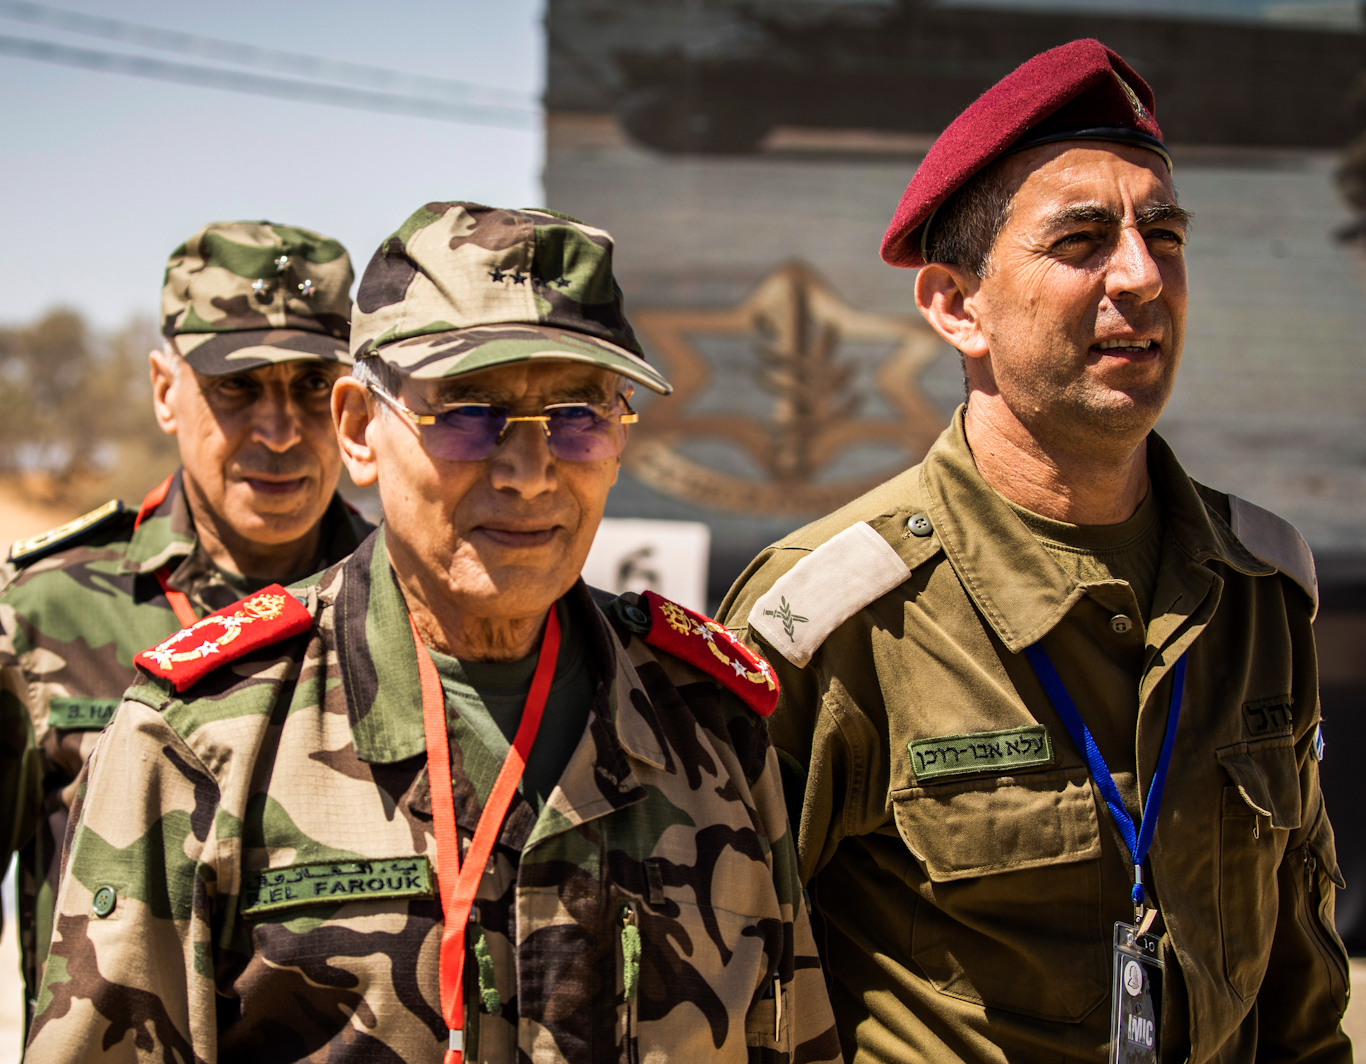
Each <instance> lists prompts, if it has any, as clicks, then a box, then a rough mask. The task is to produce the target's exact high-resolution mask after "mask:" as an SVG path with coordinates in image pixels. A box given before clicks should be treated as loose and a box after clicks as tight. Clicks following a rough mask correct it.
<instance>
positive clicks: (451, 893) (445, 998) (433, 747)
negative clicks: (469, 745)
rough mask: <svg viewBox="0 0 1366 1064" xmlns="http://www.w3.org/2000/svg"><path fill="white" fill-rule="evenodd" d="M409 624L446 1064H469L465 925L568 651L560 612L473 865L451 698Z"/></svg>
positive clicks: (550, 626)
mask: <svg viewBox="0 0 1366 1064" xmlns="http://www.w3.org/2000/svg"><path fill="white" fill-rule="evenodd" d="M408 624H409V625H410V626H411V627H412V629H413V644H414V645H415V646H416V647H417V649H418V654H417V674H418V677H419V679H420V680H421V681H422V724H423V729H424V730H425V732H426V736H427V785H428V787H429V789H430V790H431V795H432V820H433V821H434V825H435V828H436V885H437V891H438V893H439V894H440V897H441V913H442V916H443V917H444V918H445V926H444V927H443V928H442V929H441V960H440V966H441V1015H442V1017H443V1018H444V1019H445V1021H446V1027H447V1029H448V1030H449V1031H450V1042H449V1048H448V1049H447V1050H446V1060H445V1064H461V1060H462V1056H463V1054H464V1049H465V986H464V984H465V925H466V924H467V923H468V922H469V918H470V908H471V906H473V905H474V896H475V894H476V893H478V891H479V880H480V878H481V877H482V876H483V875H484V871H485V869H486V868H487V867H488V862H489V855H490V854H492V853H493V842H494V839H496V838H497V836H498V832H499V830H500V829H501V828H502V826H503V817H505V816H506V815H507V811H508V806H509V805H511V804H512V796H513V794H514V793H516V791H517V784H518V783H519V782H520V781H521V778H522V772H523V771H524V770H525V769H526V759H527V756H528V755H529V754H530V753H531V745H532V743H534V742H535V741H536V732H537V731H538V730H539V729H540V726H541V714H542V713H544V712H545V702H546V698H547V697H548V696H549V695H550V682H551V680H553V679H554V678H555V659H556V658H557V657H558V656H559V652H560V620H559V617H557V616H556V612H555V607H554V606H551V607H550V615H549V616H548V617H547V618H546V622H545V636H544V638H543V639H542V640H541V653H540V656H539V657H538V658H537V659H536V672H535V673H534V674H533V675H532V677H531V690H530V691H529V692H528V693H527V696H526V707H525V708H524V709H523V710H522V720H521V723H520V724H518V725H517V735H516V737H515V738H514V739H513V740H512V748H511V749H509V750H508V756H507V758H506V759H505V760H504V761H503V767H502V768H501V769H499V770H498V778H497V779H496V780H494V783H493V790H491V791H489V796H488V801H486V802H485V803H484V811H483V812H482V813H480V814H479V824H478V826H476V827H475V829H474V839H473V841H472V842H471V843H470V849H469V853H467V854H466V855H465V860H464V861H463V862H462V861H461V860H460V844H459V842H458V841H457V840H456V835H455V794H454V790H453V787H452V781H451V750H450V739H449V737H448V735H447V732H446V695H445V693H444V692H443V691H442V690H441V680H440V679H439V678H438V677H437V675H436V666H435V665H434V664H432V659H431V655H430V654H428V653H427V652H426V650H427V648H426V645H425V644H424V643H423V642H422V636H421V635H419V634H418V631H417V624H416V623H415V622H414V621H413V617H412V614H409V615H408Z"/></svg>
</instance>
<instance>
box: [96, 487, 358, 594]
mask: <svg viewBox="0 0 1366 1064" xmlns="http://www.w3.org/2000/svg"><path fill="white" fill-rule="evenodd" d="M321 525H322V538H321V541H320V545H321V548H322V549H321V560H322V564H323V565H324V566H326V565H332V564H334V563H336V562H338V561H340V560H341V559H342V558H345V557H346V556H347V555H348V554H350V553H351V552H352V551H354V550H355V549H356V548H357V547H358V546H360V542H361V540H362V539H363V538H364V533H365V531H366V530H368V527H369V526H368V525H366V524H365V523H364V520H363V519H362V518H360V517H358V516H357V515H355V514H354V512H353V511H352V510H351V509H350V508H349V507H348V506H347V505H346V502H345V501H344V500H343V499H342V497H341V495H340V494H339V493H337V492H333V493H332V501H331V502H329V503H328V505H327V509H326V510H324V511H323V516H322V519H321ZM187 559H189V561H188V563H187V561H186V560H187ZM163 565H169V566H171V568H173V569H175V573H174V574H173V575H172V577H171V585H172V586H173V587H177V588H180V589H181V590H184V589H185V586H184V585H188V584H197V583H202V582H203V580H202V575H203V573H206V572H212V571H213V570H214V565H213V562H212V560H211V559H209V558H208V556H207V554H205V553H204V552H202V551H200V550H199V536H198V534H197V533H196V532H195V527H194V518H193V517H192V516H191V515H190V503H189V500H188V498H187V497H186V494H185V472H184V470H183V469H177V470H176V471H175V473H174V474H173V475H172V476H171V480H170V484H169V485H168V486H167V489H166V494H165V496H164V497H163V498H162V499H161V501H160V502H159V503H157V504H156V505H155V506H154V507H152V509H151V510H149V511H148V512H147V513H146V514H143V516H142V519H141V520H140V521H139V522H138V525H137V528H135V529H134V530H133V535H132V538H131V539H130V540H129V542H128V550H127V552H126V553H125V554H124V557H123V562H122V563H121V565H120V567H119V571H120V572H123V573H153V572H156V570H158V569H160V568H161V567H162V566H163ZM187 565H188V566H189V567H188V568H187V567H186V566H187ZM177 566H179V568H177Z"/></svg>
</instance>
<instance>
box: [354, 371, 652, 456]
mask: <svg viewBox="0 0 1366 1064" xmlns="http://www.w3.org/2000/svg"><path fill="white" fill-rule="evenodd" d="M368 387H369V389H370V390H371V391H372V392H374V393H375V394H376V395H377V396H379V398H380V399H382V400H383V401H384V402H386V403H388V404H389V405H390V406H391V407H393V408H394V409H395V410H397V411H398V412H399V413H400V414H402V415H403V416H404V417H406V418H407V419H408V420H409V421H411V422H412V423H413V424H414V425H416V426H417V427H418V431H419V432H420V433H421V436H422V446H423V447H424V448H425V449H426V451H427V453H428V454H430V455H431V456H432V457H433V458H444V459H447V460H448V461H452V462H481V461H483V460H484V459H485V458H487V457H488V456H489V455H491V454H493V452H494V451H496V450H497V449H498V446H499V444H501V443H502V442H503V440H504V438H505V437H506V436H507V434H508V430H509V429H511V428H512V426H513V425H514V424H515V423H516V422H518V421H534V422H536V423H537V424H539V425H540V427H541V430H542V431H543V432H544V433H545V437H546V446H547V447H548V448H549V449H550V453H551V454H553V455H554V456H555V457H556V458H558V459H560V460H562V461H565V462H594V461H598V460H600V459H603V458H615V457H616V456H617V455H619V454H621V452H622V449H623V448H624V447H625V446H626V429H625V427H624V426H626V425H633V424H635V423H636V422H637V421H639V420H640V415H639V414H637V413H636V412H635V411H634V410H632V409H631V404H630V403H629V402H627V401H626V396H624V395H618V396H617V402H616V403H615V404H613V405H611V406H608V405H606V404H603V403H554V404H552V405H550V406H547V407H545V408H544V409H542V411H541V412H540V413H539V414H529V415H525V416H514V415H513V413H512V410H511V408H510V407H506V406H497V405H495V404H493V403H459V404H457V405H455V406H451V407H448V408H446V409H445V410H442V411H441V412H440V413H437V414H419V413H417V411H415V410H410V409H409V408H408V407H407V406H406V405H405V404H404V402H403V401H402V400H401V399H398V398H396V397H395V396H392V395H390V394H389V393H388V392H387V391H385V390H384V389H383V388H381V387H379V386H378V385H376V384H370V385H368Z"/></svg>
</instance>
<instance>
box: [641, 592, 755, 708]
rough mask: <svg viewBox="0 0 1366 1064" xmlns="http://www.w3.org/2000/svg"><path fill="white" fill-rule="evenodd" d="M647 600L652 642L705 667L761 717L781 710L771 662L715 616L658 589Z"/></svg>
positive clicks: (692, 663)
mask: <svg viewBox="0 0 1366 1064" xmlns="http://www.w3.org/2000/svg"><path fill="white" fill-rule="evenodd" d="M644 597H645V601H646V602H648V603H649V605H650V631H649V632H648V633H647V634H646V635H645V636H644V637H643V638H644V640H645V642H646V643H648V644H649V645H650V646H653V647H658V648H659V649H660V650H663V651H666V652H667V653H670V654H672V655H673V656H674V657H676V658H682V659H683V660H684V661H686V662H687V663H688V664H689V665H692V666H694V667H695V668H698V669H701V670H702V671H703V672H705V673H706V674H707V675H708V676H710V677H711V678H712V679H714V680H716V681H717V682H719V683H720V684H721V685H722V686H723V687H725V688H727V689H728V690H730V691H732V692H733V693H734V694H736V695H738V696H739V698H740V699H741V701H743V702H744V703H745V704H746V705H747V706H749V708H750V709H752V710H754V712H755V713H757V714H759V716H761V717H767V716H768V715H769V714H770V713H772V712H773V711H774V709H776V708H777V706H778V680H777V677H775V676H774V675H773V667H772V666H771V665H769V663H768V662H766V661H765V660H764V659H763V658H761V657H759V655H758V654H756V653H754V651H752V650H750V649H749V647H747V646H745V644H743V643H741V642H740V641H739V640H737V639H735V638H733V637H732V636H731V634H730V633H729V632H727V631H726V630H725V628H723V627H722V626H721V625H719V624H717V623H716V622H715V621H713V620H712V619H711V618H710V617H705V616H703V615H702V614H700V613H696V612H694V611H693V610H690V609H688V608H687V607H686V606H680V605H679V604H678V603H676V602H670V601H669V600H668V599H666V598H662V597H661V596H659V595H656V594H655V593H654V592H653V591H647V592H645V596H644Z"/></svg>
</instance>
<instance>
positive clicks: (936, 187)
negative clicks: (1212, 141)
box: [882, 39, 1172, 268]
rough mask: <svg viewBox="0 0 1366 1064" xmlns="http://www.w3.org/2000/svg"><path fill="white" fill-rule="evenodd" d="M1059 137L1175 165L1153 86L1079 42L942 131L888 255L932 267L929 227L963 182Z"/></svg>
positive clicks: (1028, 68) (892, 260) (1009, 79)
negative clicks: (1123, 147)
mask: <svg viewBox="0 0 1366 1064" xmlns="http://www.w3.org/2000/svg"><path fill="white" fill-rule="evenodd" d="M1055 140H1107V141H1119V142H1121V143H1125V144H1135V145H1138V146H1140V147H1144V148H1149V149H1151V150H1152V151H1155V152H1157V153H1158V154H1159V155H1161V156H1162V158H1163V159H1165V160H1166V162H1167V167H1168V169H1170V168H1171V164H1172V161H1171V156H1169V155H1168V154H1167V149H1166V146H1165V145H1164V144H1163V143H1162V130H1161V129H1159V128H1158V125H1157V119H1156V118H1154V117H1153V91H1152V89H1150V88H1148V83H1147V82H1146V81H1144V80H1143V79H1142V78H1141V77H1139V76H1138V75H1137V74H1136V73H1134V70H1133V68H1132V67H1131V66H1129V64H1128V63H1126V62H1125V61H1124V60H1123V59H1121V58H1120V57H1119V56H1118V55H1117V54H1116V53H1115V52H1112V51H1111V50H1110V49H1109V48H1106V47H1105V45H1103V44H1101V43H1100V41H1096V40H1089V39H1088V40H1082V41H1072V42H1071V43H1070V44H1064V45H1060V46H1059V47H1057V48H1051V49H1049V50H1048V51H1046V52H1041V53H1040V54H1039V55H1036V56H1035V57H1034V58H1033V59H1031V60H1029V61H1028V62H1026V63H1024V64H1023V65H1021V66H1019V67H1017V68H1016V69H1015V70H1014V71H1012V72H1011V73H1010V74H1007V75H1006V76H1005V77H1004V78H1002V79H1001V80H1000V81H998V82H997V83H996V84H995V85H993V86H992V87H991V88H989V89H987V91H986V92H984V93H982V95H981V96H979V97H978V98H977V100H976V102H975V103H973V104H972V106H971V107H969V108H968V109H967V110H966V111H964V112H963V113H962V114H961V115H959V116H958V117H957V118H955V119H954V120H953V122H952V123H951V124H950V125H949V128H948V129H946V130H944V132H943V133H942V134H940V136H939V139H938V140H936V141H935V142H934V147H932V148H931V149H930V152H929V154H928V155H926V156H925V160H924V162H922V163H921V164H920V166H919V168H918V169H917V170H916V172H915V176H914V177H912V178H911V183H910V184H909V185H907V186H906V191H905V193H904V194H903V195H902V197H901V203H900V204H898V205H897V208H896V214H895V216H893V218H892V224H891V225H890V226H888V227H887V235H886V236H884V237H883V238H882V260H883V261H884V262H886V263H888V264H890V265H892V266H906V267H910V268H915V267H919V266H924V265H925V259H924V254H923V248H922V241H923V239H924V229H925V225H926V223H927V222H929V221H930V219H931V218H932V217H933V216H934V212H935V211H936V210H938V209H939V206H940V205H941V204H942V203H943V202H944V201H945V200H946V199H948V198H949V196H950V195H952V194H953V192H954V191H955V190H957V189H958V187H959V186H961V185H962V184H963V182H965V181H967V179H968V178H970V177H971V176H972V175H973V174H975V173H977V171H978V170H980V169H982V167H984V166H986V165H987V164H988V163H990V162H992V161H993V160H995V159H999V158H1001V157H1002V156H1003V155H1010V154H1012V153H1014V152H1017V151H1023V150H1024V149H1025V148H1032V147H1034V146H1035V145H1038V144H1047V143H1049V142H1050V141H1055Z"/></svg>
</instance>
